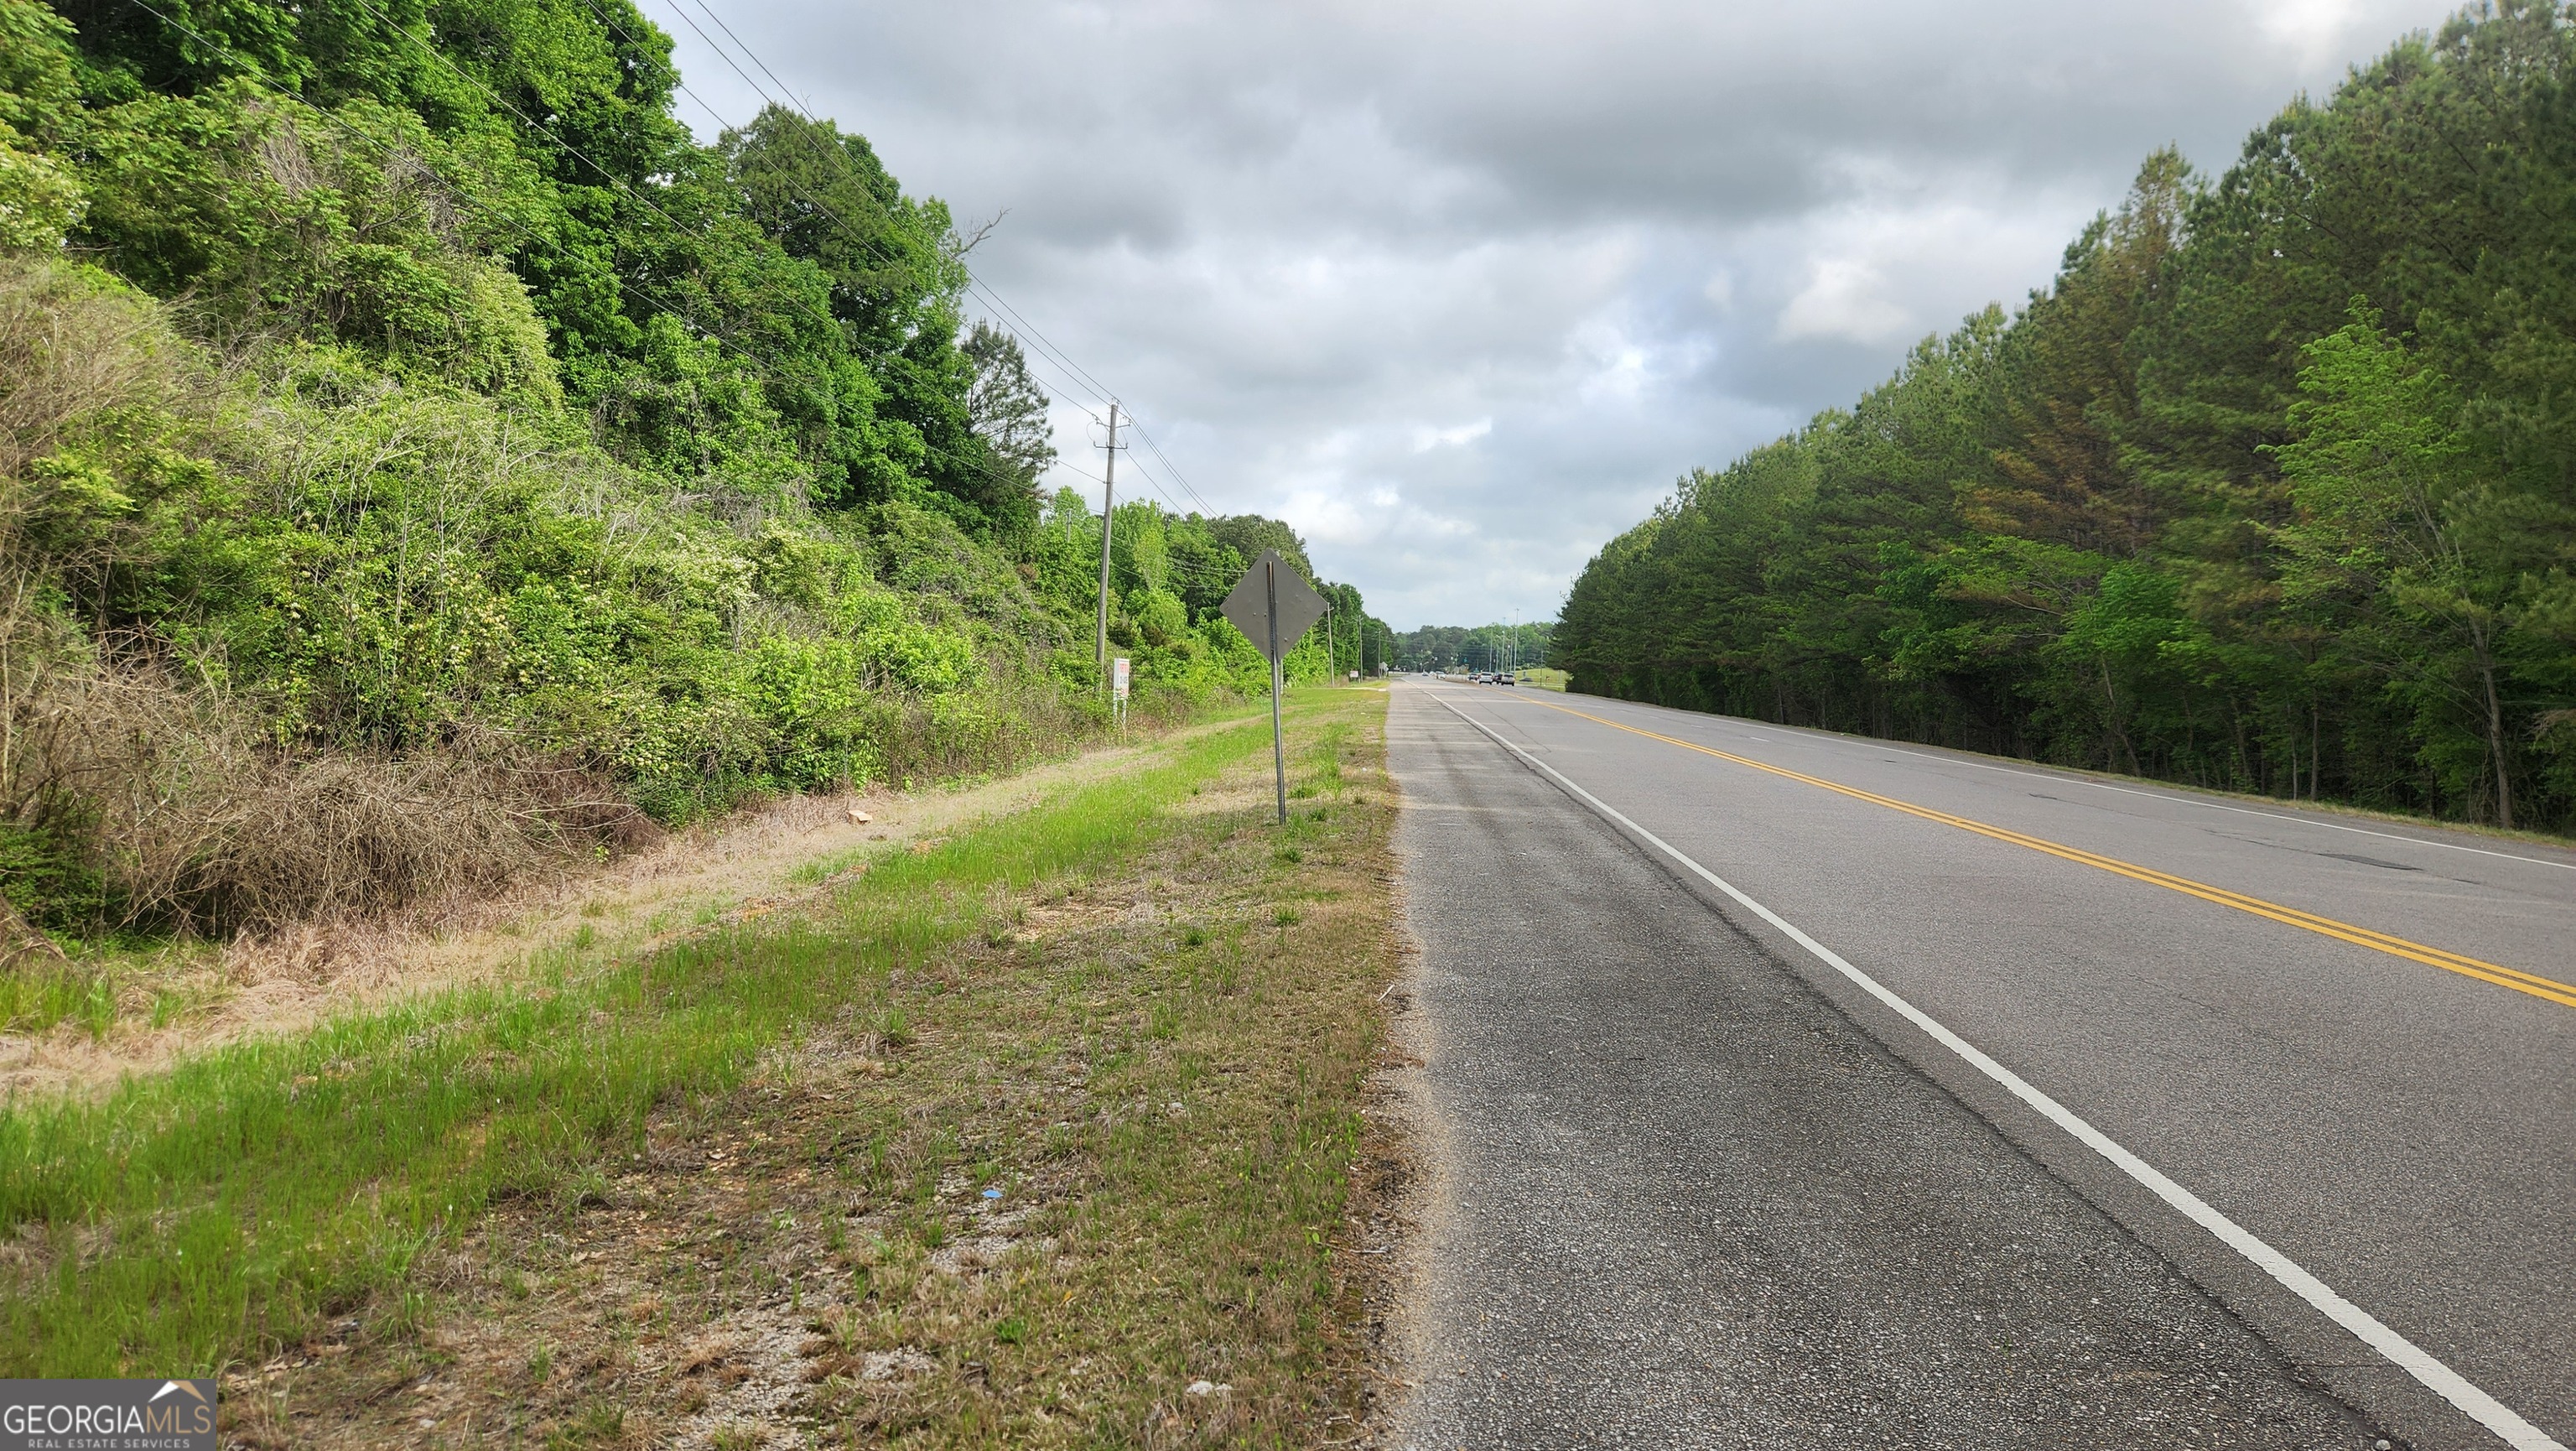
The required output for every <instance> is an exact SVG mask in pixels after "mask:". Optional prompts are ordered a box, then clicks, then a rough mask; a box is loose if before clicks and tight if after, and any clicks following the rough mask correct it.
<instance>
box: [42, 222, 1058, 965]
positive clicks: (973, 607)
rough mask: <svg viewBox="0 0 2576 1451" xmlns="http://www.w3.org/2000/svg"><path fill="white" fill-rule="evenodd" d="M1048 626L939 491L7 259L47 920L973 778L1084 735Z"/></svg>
mask: <svg viewBox="0 0 2576 1451" xmlns="http://www.w3.org/2000/svg"><path fill="white" fill-rule="evenodd" d="M869 525H874V526H875V527H874V528H872V529H871V528H869V527H867V526H869ZM890 577H892V578H897V579H899V580H900V581H901V584H900V587H898V585H896V584H893V583H889V582H888V580H889V578H890ZM1067 643H1068V632H1067V631H1065V630H1063V629H1062V628H1060V627H1059V626H1058V625H1057V624H1056V622H1055V620H1054V618H1053V616H1052V615H1051V614H1050V613H1049V612H1048V611H1047V610H1046V609H1045V607H1044V606H1043V604H1042V603H1041V602H1040V601H1039V600H1038V599H1037V598H1036V597H1035V596H1034V595H1033V594H1032V593H1031V592H1030V590H1029V588H1028V587H1027V583H1026V581H1025V580H1024V579H1023V578H1022V577H1021V575H1020V574H1019V572H1018V571H1017V570H1016V569H1015V568H1014V567H1013V566H1012V565H1011V563H1010V562H1009V561H1007V560H1005V559H1003V558H1001V557H999V556H998V555H997V554H996V553H995V551H993V550H991V549H989V548H985V547H980V546H978V545H977V544H976V543H975V542H974V541H972V540H969V539H967V538H966V537H964V536H963V535H962V534H961V533H960V532H959V531H958V530H957V529H956V527H955V526H954V525H953V524H951V523H950V522H948V521H947V520H945V519H942V518H940V517H939V516H937V515H936V514H933V513H930V512H928V511H923V510H918V509H912V508H909V507H907V506H906V505H903V504H901V503H888V504H886V505H883V506H881V507H880V508H878V509H877V510H875V511H873V513H872V516H871V517H869V518H865V519H860V518H846V519H835V518H830V517H826V516H823V515H820V514H818V513H816V512H815V511H813V510H811V509H808V508H805V507H803V506H802V505H801V502H800V501H799V500H797V499H796V498H794V497H793V495H792V494H791V493H789V492H788V491H785V490H780V491H777V492H775V493H772V494H770V495H768V496H766V497H764V496H761V495H759V494H756V493H754V492H752V491H749V490H742V489H726V488H723V487H722V486H721V485H720V484H717V483H714V482H713V481H699V487H697V488H693V489H692V488H682V487H680V486H678V485H675V484H674V483H673V481H671V480H668V479H657V478H653V477H651V476H649V475H644V474H640V473H638V472H636V471H633V470H630V469H628V468H625V467H623V466H621V465H620V464H618V463H617V462H616V461H615V460H613V459H611V458H609V457H608V456H606V455H605V454H604V453H603V452H602V451H600V450H598V449H596V448H594V447H593V446H591V445H590V443H589V442H588V441H587V440H586V439H585V438H583V437H582V436H581V434H580V432H579V430H578V429H576V428H573V427H571V426H569V425H568V424H567V423H566V422H565V420H564V419H563V417H562V416H561V415H560V414H554V413H548V412H542V411H533V410H526V409H515V408H513V407H511V406H509V405H508V404H506V403H504V402H502V401H499V400H496V399H493V398H491V397H488V396H485V395H481V394H477V393H474V392H471V391H469V390H465V389H459V388H449V387H442V386H440V385H438V384H435V383H432V382H427V381H423V380H419V379H406V378H400V377H397V376H394V375H392V374H390V373H388V372H386V371H384V370H381V369H376V368H372V367H370V366H368V364H367V363H366V361H365V360H364V359H362V358H359V357H356V356H354V355H351V354H349V353H348V352H346V351H344V350H339V349H334V348H330V347H324V346H317V345H314V344H311V343H305V342H263V343H259V344H257V345H255V346H253V347H251V348H249V349H247V350H245V351H243V352H240V353H238V354H233V355H225V354H222V353H219V352H217V351H216V350H214V349H212V348H210V347H208V346H205V345H203V344H199V343H196V342H192V341H190V340H189V339H188V338H187V337H185V336H184V335H183V334H182V333H181V332H180V331H179V329H178V327H177V326H176V325H175V322H174V319H173V317H172V316H171V311H170V309H169V308H167V307H166V306H165V305H163V304H160V303H158V302H155V301H153V300H151V299H149V298H146V297H144V296H141V295H140V294H138V293H135V292H134V291H132V290H131V289H129V288H126V287H125V286H123V285H122V284H120V283H118V282H116V281H114V280H113V279H110V278H108V277H106V276H104V275H102V274H99V273H96V272H93V271H89V270H86V269H82V268H79V267H76V266H73V265H70V264H66V263H62V262H56V261H49V260H35V261H22V262H19V263H16V264H14V265H10V266H8V267H7V268H6V270H5V271H0V866H5V868H6V870H7V872H8V877H9V882H10V890H9V897H10V899H11V900H12V902H13V903H14V904H15V905H16V907H17V908H18V910H19V911H20V912H21V913H23V914H24V916H25V917H26V918H28V919H30V921H31V922H32V923H33V924H34V925H36V926H38V927H43V928H52V929H57V930H60V929H70V930H73V931H95V930H98V929H101V928H106V927H115V926H136V925H144V926H150V927H154V928H163V929H169V928H176V929H182V930H193V931H198V932H225V931H232V930H238V929H242V928H259V927H265V926H272V925H276V924H279V923H283V922H286V921H292V920H298V919H302V918H307V917H312V916H316V915H330V914H344V913H359V912H372V911H378V910H382V909H385V908H388V907H391V906H395V905H399V904H401V903H404V902H407V901H412V900H417V899H419V898H422V897H424V896H437V895H440V894H444V893H452V892H460V891H472V890H477V889H483V888H488V887H490V886H492V885H494V884H496V883H497V882H498V881H500V880H503V879H506V878H508V877H510V876H512V875H515V874H517V873H519V872H522V871H525V870H527V869H529V868H530V867H533V866H536V865H538V864H540V863H542V862H544V861H547V860H550V859H558V860H559V859H565V858H579V857H585V856H594V855H600V854H605V853H609V852H613V851H616V850H619V849H621V848H624V847H627V846H631V845H634V844H636V843H637V842H639V841H642V840H647V839H650V838H651V837H653V836H654V835H656V834H658V828H657V826H656V823H657V822H670V821H675V820H682V819H686V818H689V817H692V816H696V815H699V814H702V813H705V812H707V811H710V810H717V809H722V808H724V807H727V806H729V805H732V804H734V803H736V802H738V801H740V800H743V799H745V798H747V797H753V796H758V795H763V794H770V793H776V792H782V791H797V790H806V789H813V788H817V787H823V786H829V785H833V784H836V783H843V782H864V781H869V780H881V779H888V778H902V777H906V776H937V775H953V774H957V773H960V772H967V771H975V770H982V769H989V768H992V767H995V766H998V765H1002V764H1006V763H1008V762H1011V761H1015V760H1019V759H1023V758H1026V757H1027V756H1029V755H1030V754H1031V753H1033V752H1037V751H1041V750H1044V749H1048V748H1049V747H1051V746H1053V745H1056V744H1058V743H1060V742H1063V741H1066V740H1069V739H1071V738H1073V737H1075V736H1077V735H1078V734H1079V733H1080V732H1081V731H1083V730H1084V729H1085V728H1087V726H1088V725H1089V724H1090V723H1091V722H1093V721H1094V720H1095V719H1096V718H1097V716H1098V714H1099V712H1098V711H1097V709H1096V708H1094V707H1091V706H1090V705H1089V704H1088V702H1087V700H1086V699H1085V697H1084V696H1083V695H1081V694H1079V693H1077V692H1072V691H1068V690H1067V689H1065V688H1064V686H1063V683H1061V682H1060V681H1059V680H1058V679H1057V678H1056V675H1055V674H1054V673H1053V672H1052V671H1051V670H1050V661H1049V654H1050V652H1051V651H1053V650H1054V649H1056V648H1057V647H1059V646H1063V645H1066V644H1067Z"/></svg>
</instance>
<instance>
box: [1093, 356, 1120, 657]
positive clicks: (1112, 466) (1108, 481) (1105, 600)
mask: <svg viewBox="0 0 2576 1451" xmlns="http://www.w3.org/2000/svg"><path fill="white" fill-rule="evenodd" d="M1117 507H1118V403H1117V400H1115V399H1112V400H1110V404H1109V462H1108V463H1107V465H1105V466H1104V467H1103V468H1102V470H1101V476H1100V627H1099V630H1098V632H1097V633H1096V634H1094V635H1093V637H1092V647H1091V654H1092V663H1093V664H1095V665H1097V666H1099V667H1100V688H1101V689H1102V690H1107V689H1108V688H1109V528H1110V524H1111V522H1112V521H1113V520H1115V519H1116V518H1117Z"/></svg>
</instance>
